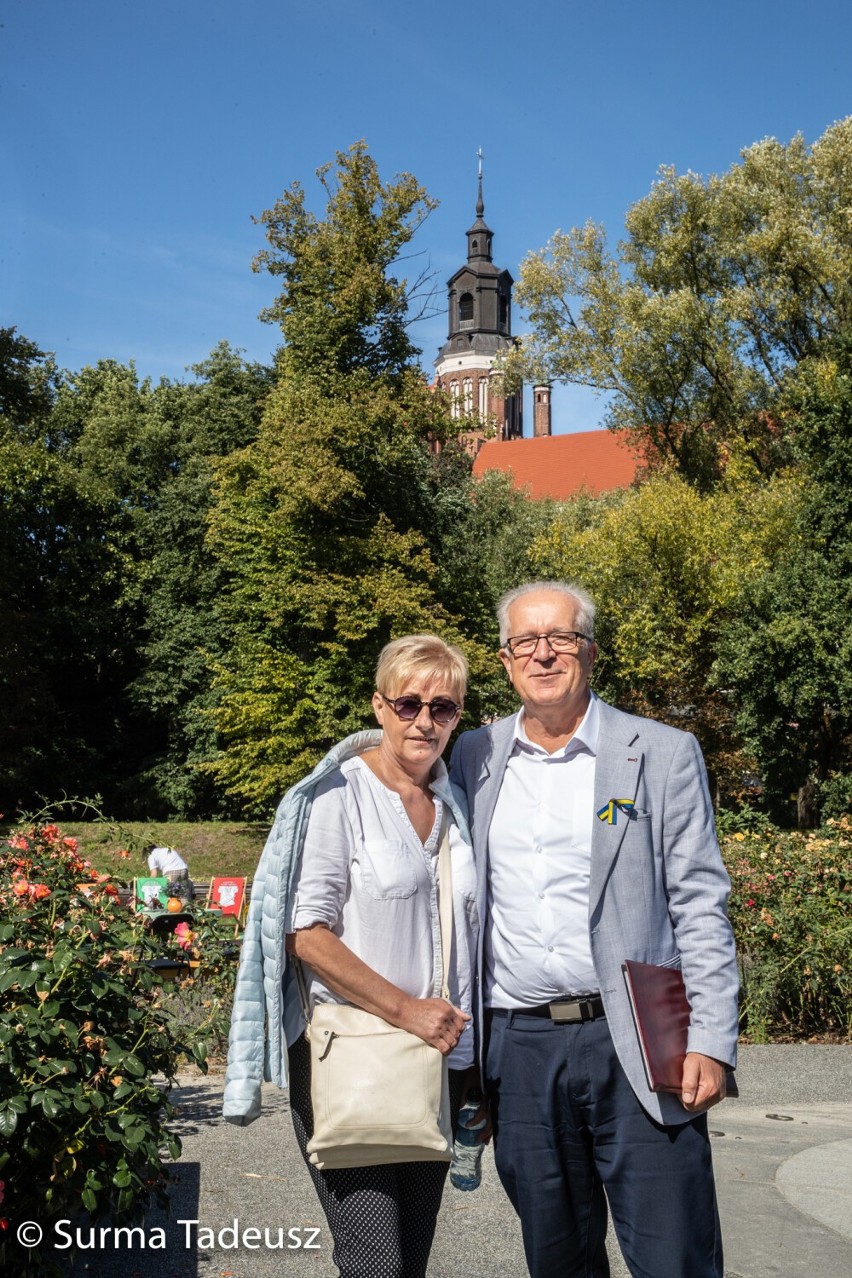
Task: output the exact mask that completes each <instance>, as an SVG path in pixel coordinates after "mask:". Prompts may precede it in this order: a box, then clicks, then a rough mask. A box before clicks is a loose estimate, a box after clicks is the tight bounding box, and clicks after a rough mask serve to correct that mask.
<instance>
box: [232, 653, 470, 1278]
mask: <svg viewBox="0 0 852 1278" xmlns="http://www.w3.org/2000/svg"><path fill="white" fill-rule="evenodd" d="M466 683H467V663H466V661H465V658H464V656H463V654H462V653H461V652H460V651H459V650H458V649H457V648H454V647H451V646H449V645H447V644H445V643H444V642H443V641H442V640H441V639H438V638H437V637H436V636H434V635H409V636H407V637H406V638H404V639H397V640H394V641H393V642H392V643H390V644H388V645H387V646H386V647H385V648H384V649H383V651H382V653H381V656H380V657H379V662H378V666H377V669H376V689H377V690H376V692H375V693H374V695H373V709H374V712H375V715H376V718H377V720H378V722H379V725H380V727H381V728H382V732H381V733H378V732H368V733H356V734H355V736H353V737H348V738H347V739H346V741H344V742H342V743H341V744H340V745H339V746H337V747H335V749H334V750H333V751H331V753H330V754H329V755H328V756H326V758H325V759H324V760H323V762H322V763H321V764H320V765H319V766H318V767H317V768H316V769H315V771H314V772H313V773H312V774H311V777H309V778H307V780H306V781H305V782H301V783H300V784H299V785H298V786H296V787H294V788H293V790H291V791H290V792H289V794H288V795H287V796H286V797H285V799H284V800H283V802H282V804H281V807H280V808H279V811H278V815H277V817H276V822H275V826H274V827H273V830H272V833H271V835H270V838H269V841H268V843H267V846H266V849H265V850H264V855H263V858H262V859H261V865H260V866H259V868H258V874H257V876H256V878H255V881H254V884H253V885H252V897H251V910H250V914H249V922H248V925H247V928H246V935H245V938H244V943H243V955H242V959H241V963H240V972H239V976H238V980H237V989H236V994H235V1001H234V1015H233V1022H232V1030H231V1051H230V1053H229V1063H228V1076H227V1079H226V1089H225V1109H224V1112H225V1117H226V1118H228V1119H230V1120H231V1121H234V1122H249V1121H251V1119H252V1118H254V1117H256V1116H257V1113H258V1112H259V1108H260V1096H259V1083H260V1079H259V1071H258V1062H259V1052H258V1051H257V1043H258V1038H259V1036H260V1035H261V1034H262V1030H263V1003H262V1001H261V1000H260V999H259V998H258V991H259V983H260V976H261V974H262V976H263V985H264V990H265V993H266V1009H267V1016H268V1024H269V1025H271V1026H282V1025H283V1035H282V1034H275V1035H273V1037H272V1040H271V1042H269V1043H268V1044H267V1049H268V1051H269V1055H270V1063H269V1066H268V1072H267V1075H266V1076H267V1077H269V1076H272V1077H273V1078H277V1080H278V1081H281V1082H282V1085H285V1083H286V1079H285V1078H284V1074H285V1071H284V1068H283V1051H284V1043H283V1042H282V1037H283V1039H285V1040H286V1047H287V1050H288V1056H289V1074H290V1080H289V1085H290V1104H291V1110H292V1113H293V1122H294V1126H295V1129H296V1136H297V1139H298V1141H299V1145H300V1147H301V1150H302V1154H303V1156H305V1158H306V1160H307V1155H306V1152H305V1146H306V1144H307V1141H308V1140H309V1139H310V1136H311V1134H312V1130H313V1127H312V1111H311V1102H310V1054H309V1049H308V1046H307V1044H306V1041H305V1037H304V1021H303V1017H302V1015H301V1012H300V1009H299V1002H298V995H297V990H296V983H295V981H291V980H287V981H286V982H285V984H286V987H287V994H286V996H285V999H284V1006H283V1008H282V1007H281V1006H280V996H278V991H279V990H280V989H281V976H282V975H283V968H284V964H285V962H286V959H285V957H284V948H285V936H284V934H283V929H284V928H285V926H286V928H287V936H286V948H287V949H288V950H289V951H290V952H292V953H294V954H296V955H297V956H298V957H299V958H300V959H301V960H302V962H303V963H304V965H305V974H306V977H307V983H308V989H309V994H310V999H311V1002H312V1004H313V1003H315V1002H318V1001H320V1002H321V1001H337V1002H348V1003H353V1004H355V1005H356V1006H358V1007H363V1008H365V1009H366V1010H367V1011H369V1012H373V1013H375V1014H377V1015H379V1016H381V1017H383V1019H385V1020H386V1021H389V1022H390V1023H391V1024H393V1025H397V1026H399V1027H401V1028H402V1029H406V1030H408V1031H409V1032H411V1033H413V1034H416V1035H417V1036H418V1037H420V1038H422V1039H423V1040H424V1042H427V1043H431V1044H432V1045H433V1046H434V1047H436V1048H438V1050H439V1051H440V1052H442V1053H443V1054H444V1055H446V1056H448V1058H449V1061H448V1063H449V1065H450V1097H451V1105H452V1109H453V1115H454V1117H455V1113H456V1112H457V1109H458V1106H459V1103H460V1101H461V1097H462V1093H463V1091H464V1089H465V1082H466V1081H467V1079H468V1078H470V1079H471V1080H472V1078H473V1072H472V1069H471V1067H472V1066H473V1061H474V1044H473V1030H472V1026H471V1019H470V1012H471V994H472V986H473V973H474V970H475V962H476V934H477V927H478V920H477V917H476V905H475V891H476V882H475V872H474V864H473V855H472V852H471V849H470V845H469V841H468V840H467V833H466V828H465V825H464V820H463V817H462V814H461V812H460V811H459V809H458V806H457V801H456V799H455V798H454V796H453V793H452V791H451V789H450V786H449V782H448V780H447V774H446V769H445V767H444V765H443V763H442V761H441V754H442V753H443V751H444V749H445V747H446V744H447V741H448V739H449V736H450V733H451V732H452V730H453V728H454V727H455V725H456V724H457V723H458V718H459V714H460V713H461V709H462V704H463V699H464V693H465V689H466ZM442 821H446V822H447V825H448V830H449V843H450V852H451V857H452V870H453V917H454V930H455V940H454V945H453V948H452V961H451V966H450V974H449V987H450V999H451V1001H450V1002H445V1001H444V1000H443V999H440V998H434V997H433V996H432V990H433V982H434V975H435V968H436V961H437V956H436V955H435V953H434V949H435V947H434V937H435V935H436V933H437V930H438V912H437V910H438V906H437V867H438V847H439V842H440V836H441V827H442ZM282 897H283V898H285V899H282ZM264 923H265V926H264ZM273 936H274V937H275V941H274V944H273V943H272V939H271V938H272V937H273ZM264 940H265V941H266V946H265V947H264ZM289 975H290V973H289V972H288V976H289ZM468 1071H470V1072H469V1073H468ZM308 1166H309V1170H310V1173H311V1176H312V1178H313V1181H314V1185H315V1187H316V1189H317V1193H318V1195H319V1198H320V1201H321V1203H322V1206H323V1210H324V1211H325V1214H326V1217H327V1219H328V1223H329V1228H330V1229H331V1233H332V1237H333V1238H334V1244H335V1245H334V1260H335V1263H336V1264H337V1265H338V1268H339V1269H340V1273H341V1275H342V1276H343V1278H347V1276H349V1275H353V1276H354V1275H355V1274H357V1275H359V1276H361V1278H369V1276H370V1275H371V1274H375V1275H376V1276H377V1278H379V1276H380V1275H385V1274H392V1275H394V1278H421V1276H422V1275H423V1274H425V1272H426V1264H427V1261H428V1257H429V1251H430V1248H431V1244H432V1238H433V1235H434V1231H435V1222H436V1218H437V1214H438V1208H439V1206H440V1200H441V1193H442V1190H443V1185H444V1179H445V1177H446V1174H447V1168H448V1165H447V1164H446V1163H440V1162H416V1163H398V1164H393V1165H383V1166H378V1167H358V1168H351V1169H340V1170H329V1171H318V1170H317V1169H316V1168H315V1167H313V1166H311V1165H310V1164H308Z"/></svg>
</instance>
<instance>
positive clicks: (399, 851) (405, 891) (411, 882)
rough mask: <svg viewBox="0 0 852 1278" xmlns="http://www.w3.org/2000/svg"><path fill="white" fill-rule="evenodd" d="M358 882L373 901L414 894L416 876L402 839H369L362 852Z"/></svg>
mask: <svg viewBox="0 0 852 1278" xmlns="http://www.w3.org/2000/svg"><path fill="white" fill-rule="evenodd" d="M361 882H362V884H363V887H364V891H365V892H366V893H367V895H368V896H371V897H372V898H373V900H375V901H390V900H394V899H399V898H404V897H407V896H413V895H414V893H415V892H416V890H417V879H416V877H415V873H414V864H413V861H412V857H411V854H410V852H409V851H408V850H407V849H406V847H405V845H404V844H403V843H395V842H393V841H392V840H390V839H370V840H368V841H367V842H366V843H365V844H364V848H363V851H362V855H361Z"/></svg>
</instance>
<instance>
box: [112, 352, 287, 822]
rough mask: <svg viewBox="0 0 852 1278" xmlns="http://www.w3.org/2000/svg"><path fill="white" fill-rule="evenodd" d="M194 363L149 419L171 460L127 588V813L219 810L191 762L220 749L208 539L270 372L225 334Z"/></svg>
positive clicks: (139, 520)
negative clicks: (137, 733)
mask: <svg viewBox="0 0 852 1278" xmlns="http://www.w3.org/2000/svg"><path fill="white" fill-rule="evenodd" d="M192 372H193V373H194V374H195V378H196V380H195V381H192V382H187V383H169V382H165V381H164V382H161V383H160V384H159V386H157V387H156V388H155V389H154V392H153V395H152V403H151V414H152V417H153V418H155V419H156V420H157V421H159V422H162V423H164V424H165V426H166V428H167V434H168V437H169V448H168V450H167V455H168V465H167V467H166V468H165V470H164V473H163V474H161V475H160V476H159V478H158V481H157V483H156V487H155V489H154V491H153V493H152V496H151V498H150V500H148V501H145V502H144V503H142V504H140V505H139V506H138V508H137V509H136V510H135V513H134V528H133V538H134V559H135V571H134V573H133V574H132V575H131V577H130V579H129V582H128V593H130V594H132V596H133V606H134V610H135V613H136V615H137V616H138V619H139V620H138V657H139V662H138V673H137V674H136V676H135V677H134V679H133V680H132V681H131V683H130V686H129V689H128V693H129V698H130V702H131V704H132V706H133V708H134V710H135V713H136V715H137V717H138V718H139V719H140V720H143V721H144V723H145V725H146V730H145V734H144V740H145V744H146V749H145V752H144V754H142V755H140V756H139V757H137V759H136V766H135V768H134V769H133V770H132V771H131V772H130V773H129V775H128V776H126V777H125V778H124V780H123V783H122V785H121V787H120V790H119V802H120V806H121V807H122V809H123V810H129V809H130V808H131V807H133V808H134V809H135V810H137V811H139V812H143V811H144V813H145V814H146V815H152V814H154V815H159V814H162V815H165V816H179V817H199V816H211V815H222V814H223V812H224V811H225V810H226V809H225V808H224V807H223V799H222V795H221V793H219V792H218V791H217V789H216V787H215V786H214V785H213V782H212V778H211V777H210V776H209V775H207V774H205V773H203V772H201V771H200V770H199V768H198V766H197V765H198V764H199V763H201V762H202V761H204V760H209V759H210V758H212V757H213V756H214V755H215V753H216V749H217V744H218V743H217V740H216V734H215V728H214V724H213V721H212V719H211V716H210V709H211V705H212V700H213V693H212V687H211V685H212V673H211V662H212V661H215V660H216V659H217V657H218V655H219V651H220V647H221V642H222V640H221V634H220V631H221V621H220V616H219V613H218V611H217V608H216V600H217V599H218V596H219V593H220V591H221V589H222V587H223V583H224V580H225V575H226V573H225V568H224V567H223V565H222V564H220V563H218V562H217V561H216V560H215V559H214V558H213V557H212V556H211V555H210V553H209V550H208V549H207V547H206V545H205V537H206V532H207V519H208V515H209V510H210V506H211V502H212V480H213V467H214V464H215V462H216V461H217V460H218V459H219V458H221V457H223V456H227V455H228V454H229V453H231V452H233V451H235V450H236V449H238V448H241V447H244V446H245V445H246V444H247V443H248V442H249V441H250V440H252V439H253V438H254V437H255V436H256V434H257V429H258V425H259V422H260V418H261V414H262V411H263V404H264V401H265V399H266V396H267V395H268V393H269V390H270V387H271V385H272V373H271V370H270V369H268V368H266V367H264V366H263V365H260V364H255V363H246V362H245V361H244V360H243V359H242V358H241V357H240V355H239V353H238V352H236V351H234V350H232V349H231V348H230V347H229V346H228V345H227V343H225V342H222V343H220V344H219V346H217V347H216V348H215V349H214V350H213V351H212V352H211V354H210V356H209V357H208V359H206V360H205V361H203V363H201V364H198V365H196V366H195V367H194V368H193V369H192Z"/></svg>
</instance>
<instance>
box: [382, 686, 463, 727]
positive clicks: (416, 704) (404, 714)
mask: <svg viewBox="0 0 852 1278" xmlns="http://www.w3.org/2000/svg"><path fill="white" fill-rule="evenodd" d="M379 696H380V697H381V699H382V701H386V702H387V703H388V705H389V706H390V707H391V709H392V710H393V711H394V712H395V713H396V714H397V715H398V716H399V718H400V719H402V720H404V721H405V722H406V723H411V722H412V721H413V720H414V719H416V718H417V716H418V715H419V713H420V711H421V710H422V709H423V707H424V706H425V707H426V709H427V710H428V711H429V714H430V716H431V717H432V720H433V721H434V722H435V723H437V724H438V725H439V726H440V727H442V728H445V727H446V726H447V724H448V723H452V721H453V719H455V717H456V715H457V714H458V713H459V711H460V710H461V706H459V705H456V703H455V701H451V700H450V698H449V697H434V698H433V699H432V700H431V701H421V700H420V698H419V697H396V698H395V699H392V698H391V697H386V696H385V694H384V693H383V692H380V693H379Z"/></svg>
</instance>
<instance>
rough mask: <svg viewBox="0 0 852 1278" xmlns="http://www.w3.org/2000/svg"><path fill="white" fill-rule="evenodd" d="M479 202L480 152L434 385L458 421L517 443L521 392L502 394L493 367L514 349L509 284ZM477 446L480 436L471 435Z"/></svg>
mask: <svg viewBox="0 0 852 1278" xmlns="http://www.w3.org/2000/svg"><path fill="white" fill-rule="evenodd" d="M484 213H485V205H484V204H483V202H482V152H481V151H480V153H479V189H478V194H477V200H476V219H475V220H474V223H473V225H472V226H471V228H470V230H469V231H468V232H467V262H466V264H465V265H464V266H462V267H461V268H460V270H458V271H456V273H455V275H453V276H452V277H451V279H449V280H448V281H447V291H448V309H449V333H448V337H447V341H446V343H445V344H444V345H443V346H442V347H441V350H440V352H439V354H438V358H437V359H436V361H435V372H436V380H437V384H438V386H440V387H441V389H442V390H444V391H446V393H447V394H448V395H449V397H450V404H451V411H452V415H453V417H456V418H460V419H462V418H468V417H469V418H472V419H474V420H473V421H472V422H471V426H472V428H473V431H474V432H475V430H476V426H477V425H478V422H477V421H476V419H479V422H487V421H489V419H490V421H491V423H492V424H493V425H494V427H495V429H496V431H497V438H498V439H504V440H506V439H519V438H520V437H521V435H522V434H523V392H522V391H521V390H517V391H513V392H512V393H511V394H508V395H504V394H503V393H502V391H501V390H499V389H498V386H499V379H496V378H494V377H493V376H492V369H493V366H494V363H495V362H496V360H497V358H498V356H499V355H501V354H503V353H504V352H508V351H510V350H511V349H512V347H513V346H514V340H513V338H512V284H513V283H514V281H513V279H512V277H511V275H510V274H509V272H508V271H501V270H499V269H498V267H496V266H495V265H494V262H493V261H492V257H491V242H492V240H493V234H492V231H491V229H490V228H489V227H488V225H487V224H486V222H485V218H484ZM474 440H475V441H476V442H475V447H478V446H479V444H481V443H482V442H483V441H482V438H481V436H478V435H476V434H475V433H474V434H473V435H472V441H471V442H474Z"/></svg>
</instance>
